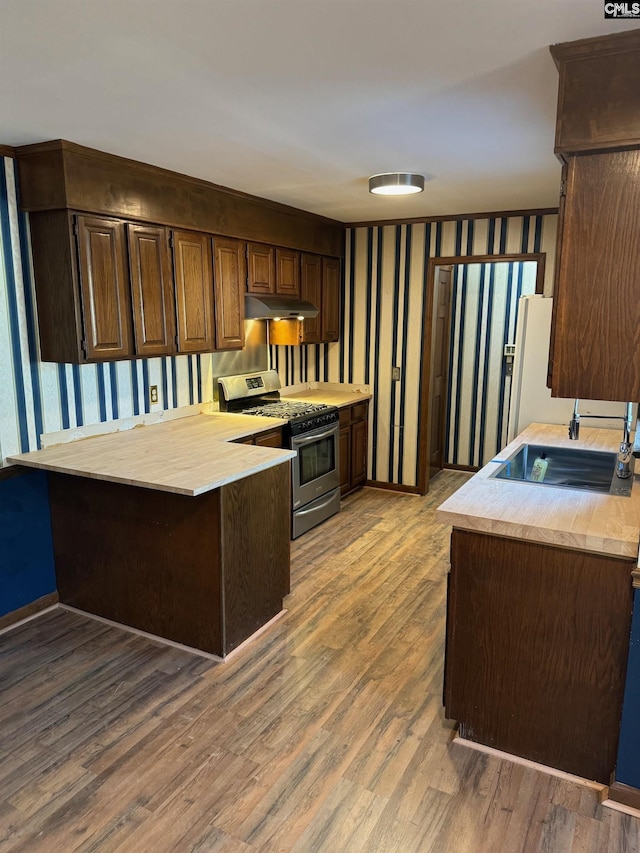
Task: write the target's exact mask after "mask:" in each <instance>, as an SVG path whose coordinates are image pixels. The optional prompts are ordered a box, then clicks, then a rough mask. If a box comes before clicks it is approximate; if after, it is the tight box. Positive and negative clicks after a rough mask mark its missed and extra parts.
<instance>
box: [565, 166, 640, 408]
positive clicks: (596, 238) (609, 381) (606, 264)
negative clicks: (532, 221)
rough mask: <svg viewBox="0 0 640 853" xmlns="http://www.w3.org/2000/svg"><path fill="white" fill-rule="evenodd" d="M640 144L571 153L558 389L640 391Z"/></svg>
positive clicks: (623, 395) (622, 395) (574, 393)
mask: <svg viewBox="0 0 640 853" xmlns="http://www.w3.org/2000/svg"><path fill="white" fill-rule="evenodd" d="M638 175H640V149H638V150H635V151H616V152H611V153H607V154H584V155H578V156H576V157H571V158H569V161H568V172H567V197H566V200H565V209H564V219H563V233H562V253H561V256H560V271H559V276H558V282H557V283H558V290H557V293H556V305H555V312H556V314H555V324H554V352H553V375H552V384H551V388H552V393H553V394H554V396H558V397H582V398H585V399H595V400H623V401H627V400H638V399H640V357H638V353H640V284H639V283H640V252H639V251H638V249H637V241H638V233H639V232H640V181H639V180H638Z"/></svg>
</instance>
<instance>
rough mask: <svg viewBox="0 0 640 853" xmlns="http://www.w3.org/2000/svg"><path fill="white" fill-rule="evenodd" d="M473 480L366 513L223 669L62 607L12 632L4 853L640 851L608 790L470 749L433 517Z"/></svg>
mask: <svg viewBox="0 0 640 853" xmlns="http://www.w3.org/2000/svg"><path fill="white" fill-rule="evenodd" d="M465 479H466V475H465V474H461V473H458V472H443V473H442V474H441V475H440V476H439V477H438V478H437V479H436V481H435V482H434V484H433V487H432V493H431V494H430V495H429V496H428V497H426V498H418V497H414V496H411V495H394V494H390V493H389V492H385V491H376V490H372V489H365V490H363V491H362V492H359V493H356V494H355V495H353V496H352V497H350V498H348V499H347V500H346V501H345V502H344V505H343V506H344V508H343V512H342V513H341V514H340V515H339V516H337V517H335V518H334V519H331V520H330V521H329V522H327V523H326V524H324V525H322V526H321V527H319V528H317V529H316V530H314V531H312V532H311V533H310V534H308V535H306V536H304V537H303V538H302V539H300V540H299V541H297V542H295V543H293V577H292V589H293V591H292V594H291V596H290V597H289V598H288V599H287V607H288V613H287V615H286V616H285V617H284V618H283V619H281V620H280V621H279V622H277V623H276V624H275V625H273V626H272V627H271V628H270V629H269V630H268V631H267V632H266V633H265V634H264V635H263V636H261V637H260V638H259V639H258V640H256V641H255V642H254V643H252V644H250V645H249V646H248V647H246V648H245V649H244V650H242V651H241V652H240V653H239V655H238V656H237V657H236V658H235V659H233V660H232V661H230V662H228V663H226V664H216V663H213V662H210V661H207V660H204V659H202V658H200V657H196V656H194V655H191V654H189V653H186V652H182V651H178V650H174V649H171V648H167V647H165V646H161V645H158V644H156V643H153V642H150V641H147V640H146V639H144V638H142V637H137V636H134V635H131V634H129V633H126V632H123V631H120V630H118V629H114V628H111V627H108V626H105V625H103V624H100V623H98V622H95V621H93V620H89V619H86V618H84V617H80V616H78V615H76V614H72V613H69V612H65V611H61V610H58V611H55V612H53V613H50V614H45V615H44V616H42V617H40V618H38V619H36V620H34V621H32V622H30V623H27V624H25V625H23V626H20V627H18V628H16V629H15V630H14V631H12V632H10V633H8V634H6V635H3V636H0V679H1V681H0V684H1V692H0V851H2V853H5V851H6V853H9V851H11V853H18V851H21V853H40V852H41V851H42V853H45V851H46V853H71V851H101V853H102V851H105V853H106V851H127V853H164V852H165V851H179V852H180V853H189V851H210V853H213V851H217V853H223V851H224V853H236V851H237V853H241V851H243V852H244V853H251V851H265V852H266V851H274V853H275V851H296V853H311V852H312V851H313V853H316V851H323V853H324V851H327V853H328V852H329V851H331V853H365V851H366V853H382V851H385V853H386V851H397V853H430V851H433V853H450V852H451V853H497V851H505V853H517V851H527V853H528V851H550V853H565V851H566V853H603V852H604V851H609V853H616V852H617V851H620V853H632V851H636V853H638V851H640V821H638V820H635V819H633V818H630V817H629V816H626V815H623V814H620V813H617V812H613V811H610V810H608V809H603V808H602V807H601V806H600V805H599V804H598V798H597V794H596V793H595V792H593V791H592V790H589V789H587V788H585V787H582V786H578V785H575V784H573V783H571V782H568V781H564V780H559V779H557V778H554V777H550V776H547V775H546V774H542V773H540V772H538V771H536V770H533V769H529V768H525V767H522V766H519V765H515V764H512V763H511V762H508V761H502V760H499V759H498V758H495V757H492V756H487V755H483V754H481V753H478V752H475V751H472V750H470V749H468V748H465V747H464V746H461V745H459V744H456V743H453V742H452V738H453V734H454V727H453V725H452V724H450V723H449V722H447V721H445V720H444V717H443V711H442V703H441V694H442V657H443V636H444V611H445V576H446V571H447V565H448V544H449V542H448V540H449V529H448V528H446V527H443V526H441V525H436V524H435V523H434V521H433V510H434V508H435V507H436V506H437V505H438V504H439V503H441V501H442V500H443V499H444V498H445V497H446V496H447V495H448V494H449V493H450V492H451V491H453V490H454V489H455V488H457V487H458V486H459V485H460V484H461V483H462V482H463V481H464V480H465Z"/></svg>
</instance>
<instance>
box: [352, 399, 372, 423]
mask: <svg viewBox="0 0 640 853" xmlns="http://www.w3.org/2000/svg"><path fill="white" fill-rule="evenodd" d="M368 410H369V403H368V402H367V403H356V405H355V406H352V407H351V419H352V420H354V421H366V419H367V413H368Z"/></svg>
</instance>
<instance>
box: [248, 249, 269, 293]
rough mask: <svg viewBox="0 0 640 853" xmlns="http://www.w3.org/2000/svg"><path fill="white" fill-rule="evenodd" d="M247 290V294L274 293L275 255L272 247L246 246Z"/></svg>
mask: <svg viewBox="0 0 640 853" xmlns="http://www.w3.org/2000/svg"><path fill="white" fill-rule="evenodd" d="M247 267H248V277H247V290H248V292H249V293H275V292H276V254H275V249H274V248H273V246H263V245H262V243H248V244H247Z"/></svg>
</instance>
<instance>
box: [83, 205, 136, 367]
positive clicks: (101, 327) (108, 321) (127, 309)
mask: <svg viewBox="0 0 640 853" xmlns="http://www.w3.org/2000/svg"><path fill="white" fill-rule="evenodd" d="M75 231H76V235H77V241H78V261H79V272H80V292H81V294H82V310H83V325H84V338H83V341H82V348H83V351H84V353H85V355H86V358H87V360H88V361H97V360H102V359H116V358H130V357H131V356H132V355H133V337H132V333H131V302H130V295H129V282H128V279H127V260H126V248H125V238H124V224H123V223H122V222H120V221H119V220H117V219H99V218H97V217H95V216H77V217H76V221H75Z"/></svg>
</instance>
